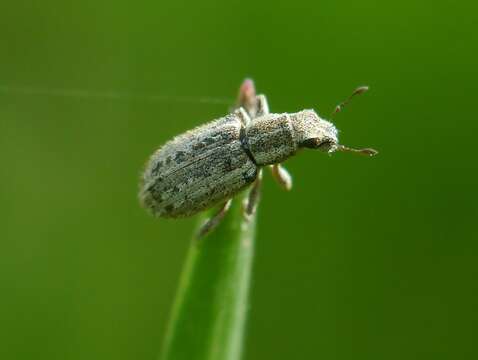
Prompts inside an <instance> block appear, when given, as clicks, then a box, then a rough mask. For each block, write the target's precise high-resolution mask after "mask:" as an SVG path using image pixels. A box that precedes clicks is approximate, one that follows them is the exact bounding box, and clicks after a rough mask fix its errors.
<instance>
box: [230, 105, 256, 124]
mask: <svg viewBox="0 0 478 360" xmlns="http://www.w3.org/2000/svg"><path fill="white" fill-rule="evenodd" d="M234 113H235V114H236V116H237V117H239V119H240V120H241V123H242V126H244V127H246V126H248V125H249V124H250V123H251V121H252V120H251V118H250V116H249V114H248V113H247V111H246V110H245V109H244V108H242V107H240V108H239V109H236V110H235V111H234Z"/></svg>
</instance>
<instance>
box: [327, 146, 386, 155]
mask: <svg viewBox="0 0 478 360" xmlns="http://www.w3.org/2000/svg"><path fill="white" fill-rule="evenodd" d="M336 151H342V152H353V153H357V154H360V155H365V156H375V155H377V154H378V151H377V150H375V149H370V148H365V149H353V148H350V147H348V146H344V145H337V150H336Z"/></svg>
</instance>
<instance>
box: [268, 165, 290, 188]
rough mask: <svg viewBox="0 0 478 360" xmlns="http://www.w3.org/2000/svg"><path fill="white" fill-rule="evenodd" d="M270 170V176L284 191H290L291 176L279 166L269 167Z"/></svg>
mask: <svg viewBox="0 0 478 360" xmlns="http://www.w3.org/2000/svg"><path fill="white" fill-rule="evenodd" d="M270 169H271V172H272V176H273V177H274V179H275V180H276V181H277V183H278V184H279V185H280V186H281V187H282V188H283V189H284V190H286V191H289V190H290V189H292V176H290V174H289V172H288V171H287V170H286V169H285V168H284V167H283V166H282V165H281V164H274V165H271V166H270Z"/></svg>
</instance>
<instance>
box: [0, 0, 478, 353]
mask: <svg viewBox="0 0 478 360" xmlns="http://www.w3.org/2000/svg"><path fill="white" fill-rule="evenodd" d="M477 14H478V5H477V3H476V2H473V1H460V2H455V1H445V0H440V1H411V0H405V1H399V2H384V1H373V0H361V1H332V0H325V1H303V0H296V1H292V2H291V1H229V2H224V1H212V0H209V1H208V0H206V1H201V2H192V1H191V2H188V1H181V0H178V1H174V2H171V1H169V2H163V1H136V2H127V1H111V0H99V1H98V0H95V1H92V0H88V1H81V2H80V1H76V2H69V1H16V2H12V1H4V2H2V3H1V4H0V164H1V167H0V174H1V175H0V358H1V359H49V360H53V359H62V360H63V359H102V360H104V359H116V360H118V359H144V360H146V359H156V357H157V354H158V353H159V350H160V348H161V342H162V339H163V335H164V331H165V327H166V322H167V319H168V315H169V311H170V308H171V305H172V302H173V299H174V294H175V290H176V286H177V281H178V277H179V275H180V271H181V266H182V263H183V261H184V258H185V254H186V250H187V247H188V244H189V241H190V236H191V233H192V231H193V229H194V226H195V223H196V219H186V220H179V221H171V220H157V219H153V218H151V217H149V216H148V215H147V214H146V213H145V211H143V210H142V209H141V208H140V207H139V206H138V202H137V198H136V192H137V186H138V185H137V182H138V178H139V173H140V170H141V168H142V166H143V164H144V162H145V160H146V158H147V157H148V156H149V154H150V153H151V152H152V151H153V150H154V149H155V148H156V147H157V146H158V145H160V144H161V143H163V142H164V141H166V140H168V139H169V138H170V137H172V136H174V135H176V134H178V133H180V132H182V131H184V130H187V129H189V128H191V127H194V126H196V125H199V124H202V123H203V122H205V121H208V120H210V119H213V118H215V117H219V116H221V115H223V114H225V113H226V112H227V110H228V105H226V104H210V103H204V102H203V103H201V102H200V101H198V100H199V99H200V98H204V97H207V98H214V99H215V98H221V99H223V98H226V99H231V103H232V102H233V99H234V97H235V95H236V92H237V88H238V86H239V84H240V83H241V81H242V80H243V78H244V77H246V76H250V77H253V78H254V79H255V81H256V85H257V87H258V90H259V91H260V92H264V93H266V94H267V95H268V97H269V102H270V106H271V109H272V110H273V111H274V112H293V111H297V110H300V109H303V108H315V109H316V110H317V111H318V112H319V113H321V114H323V115H325V116H327V115H328V114H329V113H330V112H331V111H332V109H333V108H334V106H335V105H336V104H337V103H338V102H339V101H341V100H343V99H344V98H345V97H346V96H347V95H349V94H350V93H351V91H352V90H353V89H354V88H355V87H356V86H358V85H363V84H367V85H370V87H371V91H370V92H369V93H367V94H366V95H364V96H362V97H360V98H357V99H355V100H354V101H353V103H352V104H351V105H350V106H349V107H348V108H346V109H345V110H344V112H343V113H341V114H339V115H338V116H337V117H336V119H335V120H334V122H335V123H336V125H337V126H338V128H339V129H340V130H342V132H341V140H342V142H343V143H344V144H347V145H350V146H369V147H375V148H377V149H379V150H380V155H379V156H378V157H376V158H373V159H368V158H364V157H360V156H354V155H352V154H336V155H333V156H331V157H329V156H326V155H324V154H321V153H318V152H313V151H308V152H304V153H302V154H301V155H300V156H297V157H295V158H293V159H290V160H289V161H288V162H287V164H286V165H287V168H288V169H289V171H290V172H291V173H292V174H293V176H294V189H293V191H292V192H290V193H285V192H283V191H281V190H280V189H279V187H278V186H277V185H276V184H275V183H273V181H272V180H271V177H270V175H269V174H267V176H266V179H265V183H266V184H265V186H264V190H263V199H262V200H263V201H262V203H261V206H260V209H259V221H258V238H257V252H256V258H255V267H254V276H253V289H252V298H251V306H250V312H249V323H248V333H247V344H246V354H245V358H246V359H251V360H253V359H269V358H270V359H306V358H309V359H310V358H313V359H315V358H317V359H472V358H476V357H477V356H478V343H477V338H476V336H477V334H478V280H477V279H478V261H477V260H478V243H477V240H478V230H477V229H478V228H477V215H478V211H477V200H478V196H477V184H478V166H477V157H476V155H477V151H476V146H477V145H476V144H477V141H476V137H477V135H478V134H477V130H478V125H477V123H478V121H477V116H476V106H475V105H476V102H477V100H476V99H477V90H478V89H477V87H478V86H477V80H478V76H477V58H478V57H477V43H478V41H477V40H478V36H477V35H478V27H477V25H476V24H477V21H478V16H477ZM65 90H67V91H65ZM73 90H75V91H73ZM76 90H81V91H80V92H79V91H76ZM110 92H112V93H121V94H124V93H128V94H134V96H103V95H108V94H109V93H110ZM143 94H156V95H158V94H159V95H161V96H166V97H169V98H151V97H149V96H143ZM184 96H187V97H192V98H193V99H192V101H180V100H181V99H178V97H184Z"/></svg>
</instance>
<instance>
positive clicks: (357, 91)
mask: <svg viewBox="0 0 478 360" xmlns="http://www.w3.org/2000/svg"><path fill="white" fill-rule="evenodd" d="M367 91H368V86H359V87H358V88H356V89H355V90H354V92H353V93H352V95H350V96H349V97H348V98H347V99H345V100H344V101H342V102H341V103H340V104H338V105H337V106H336V107H335V109H334V111H333V112H332V115H331V117H332V116H334V115H335V114H337V113H339V112H341V111H342V109H343V108H344V107H345V105H347V104H348V103H349V102H350V100H352V98H353V97H354V96H355V95H360V94H363V93H364V92H367Z"/></svg>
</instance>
